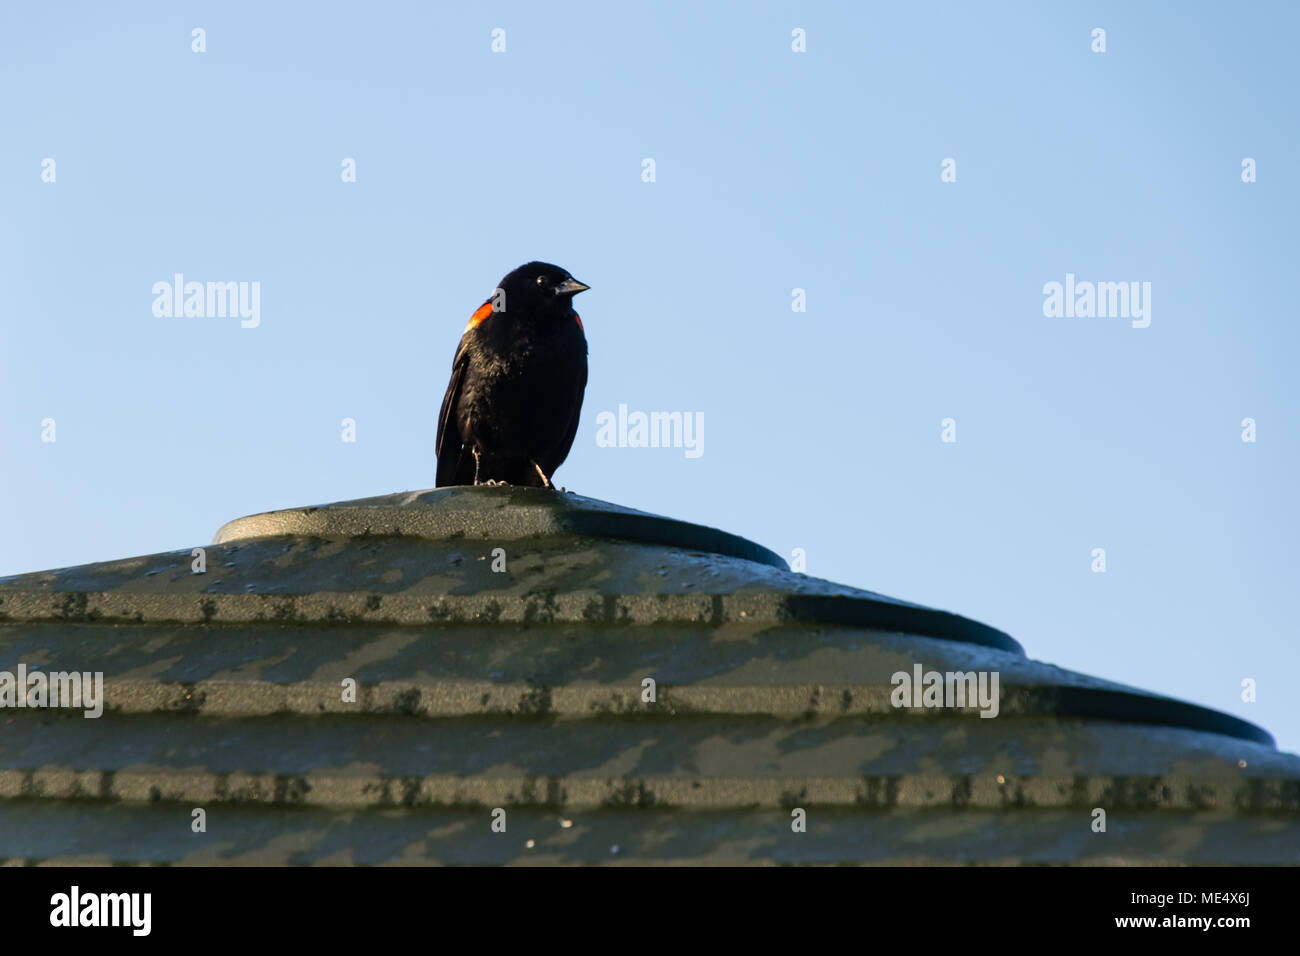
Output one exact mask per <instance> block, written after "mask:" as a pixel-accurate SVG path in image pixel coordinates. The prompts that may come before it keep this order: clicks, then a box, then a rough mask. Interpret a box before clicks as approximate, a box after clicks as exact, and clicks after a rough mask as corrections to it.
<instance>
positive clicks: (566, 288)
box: [555, 276, 591, 295]
mask: <svg viewBox="0 0 1300 956" xmlns="http://www.w3.org/2000/svg"><path fill="white" fill-rule="evenodd" d="M590 288H591V286H589V285H583V284H582V283H581V282H579V281H578V280H577V279H575V278H574V277H573V276H569V278H567V279H565V280H564V281H563V282H561V283H560V284H559V285H557V286H556V287H555V294H556V295H577V294H578V293H579V292H586V291H587V290H588V289H590Z"/></svg>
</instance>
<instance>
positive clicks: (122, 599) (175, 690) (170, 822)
mask: <svg viewBox="0 0 1300 956" xmlns="http://www.w3.org/2000/svg"><path fill="white" fill-rule="evenodd" d="M191 552H192V549H191V548H185V549H182V550H178V551H174V552H168V553H163V554H156V555H148V556H144V557H139V558H129V559H125V560H117V561H107V562H102V563H98V564H92V565H85V566H82V567H76V568H65V569H59V570H55V571H49V572H38V573H33V574H24V575H17V576H14V577H10V578H4V579H0V671H3V670H13V668H14V667H15V666H16V665H17V664H18V663H20V662H25V663H26V664H27V665H29V666H35V667H39V668H41V669H43V670H46V671H50V672H53V671H58V670H74V669H75V670H77V671H84V672H102V673H103V675H104V691H103V693H104V704H105V707H104V715H103V716H102V717H101V718H99V719H83V718H81V717H80V715H70V714H69V713H67V712H63V711H54V710H49V709H38V708H26V709H14V710H12V711H9V712H7V713H0V720H3V721H4V723H3V724H0V858H8V859H9V860H12V861H22V862H72V861H83V862H84V861H95V862H176V863H205V864H209V863H241V864H250V863H275V864H282V863H325V862H346V863H383V862H402V863H420V862H442V863H447V862H521V863H528V862H551V863H565V862H569V863H591V862H607V861H614V862H626V861H633V862H679V863H680V862H732V863H773V862H809V863H817V862H858V863H900V862H908V863H917V862H920V863H925V862H959V863H961V862H965V863H990V862H993V863H998V862H1001V863H1015V862H1035V863H1077V862H1093V863H1096V862H1123V863H1170V862H1175V863H1188V862H1192V863H1198V862H1199V863H1284V862H1297V861H1300V759H1298V758H1296V757H1295V756H1294V755H1291V754H1283V753H1279V752H1278V751H1277V750H1276V748H1275V747H1274V745H1273V741H1272V738H1271V737H1270V736H1269V735H1268V734H1267V733H1266V732H1265V731H1263V730H1261V729H1260V728H1258V727H1255V726H1254V725H1252V724H1249V723H1247V722H1245V721H1241V720H1239V719H1237V718H1235V717H1232V716H1230V715H1226V714H1221V713H1218V712H1215V711H1212V710H1209V709H1206V708H1203V707H1199V706H1196V705H1192V704H1188V703H1185V702H1183V701H1178V700H1173V699H1170V698H1167V697H1162V696H1160V695H1155V694H1150V693H1147V692H1144V691H1141V690H1139V689H1137V688H1132V687H1127V686H1124V685H1119V684H1115V683H1112V682H1109V681H1105V680H1102V679H1099V678H1095V677H1089V676H1087V675H1083V674H1078V673H1074V672H1070V671H1066V670H1062V669H1060V668H1056V667H1053V666H1051V665H1047V664H1042V663H1040V662H1037V661H1033V660H1031V659H1029V658H1028V657H1026V656H1025V653H1024V650H1023V649H1022V648H1021V646H1020V645H1019V644H1018V643H1017V642H1016V641H1014V640H1013V639H1012V638H1010V637H1009V636H1007V635H1005V634H1003V633H1002V632H1000V631H997V630H996V629H994V628H991V627H988V626H986V625H984V624H981V623H979V622H975V621H970V620H968V619H966V618H963V617H961V616H959V615H956V614H951V613H948V612H943V611H937V610H934V609H931V608H926V607H922V606H920V605H916V604H911V603H909V602H906V601H899V600H896V599H893V598H888V597H885V596H883V595H879V594H875V593H873V592H870V591H864V590H860V589H856V588H848V587H843V586H841V585H836V584H833V583H831V582H827V581H821V580H818V579H815V578H809V577H807V576H805V575H801V574H795V573H792V572H791V571H790V570H789V569H788V568H787V567H786V565H785V563H784V562H783V561H782V560H781V559H780V558H779V557H777V556H776V555H775V554H773V553H772V552H770V551H768V550H767V549H765V548H762V547H760V546H759V545H756V544H754V543H752V542H749V541H746V540H745V539H743V538H739V537H737V536H735V535H730V534H727V533H725V532H722V531H718V530H716V529H711V528H703V527H700V526H697V525H691V524H687V523H685V522H680V521H672V520H669V519H664V518H658V517H656V516H654V515H649V514H645V513H642V512H636V511H632V510H630V509H626V508H620V507H619V506H616V505H611V504H607V503H605V502H599V501H594V500H592V499H588V498H583V497H581V496H577V495H571V494H567V493H558V492H552V491H548V490H543V489H523V488H499V487H492V488H486V487H478V488H449V489H439V490H437V491H431V492H413V493H405V494H400V495H389V496H384V497H379V498H370V499H363V500H360V501H352V502H340V503H337V504H332V505H324V506H318V507H314V508H297V509H289V510H286V511H279V512H270V513H267V514H262V515H253V516H251V517H248V518H241V519H237V520H235V521H232V522H230V523H228V524H227V525H225V526H224V527H223V528H222V529H221V530H220V531H219V532H218V534H217V537H216V540H215V542H214V543H213V544H211V545H208V546H206V547H205V559H206V571H205V573H202V574H195V573H193V571H192V567H191V564H192V556H191ZM917 665H920V666H922V667H923V668H924V669H926V670H934V671H939V672H974V671H986V672H987V671H996V672H997V673H998V674H999V675H1000V681H1001V683H1000V697H999V705H998V713H997V716H996V719H985V718H984V717H981V716H980V709H979V707H977V706H974V705H973V704H972V705H968V706H963V707H954V708H942V709H939V710H908V709H899V708H898V707H896V706H894V702H893V701H892V699H891V694H892V691H893V684H892V680H893V676H894V675H896V674H897V673H899V672H903V671H910V670H911V669H912V668H913V667H915V666H917ZM349 681H351V682H355V686H356V693H355V697H354V698H352V699H348V698H347V696H346V694H345V693H343V690H344V688H345V685H346V683H347V682H349ZM647 682H653V683H652V684H647ZM648 687H649V688H651V690H650V692H649V693H650V696H649V697H647V693H648V690H647V688H648ZM195 806H203V807H205V808H207V809H208V812H209V828H208V832H207V833H205V834H194V833H192V832H191V831H190V827H189V822H190V816H189V814H190V811H191V810H192V809H193V808H194V807H195ZM1097 807H1102V808H1105V809H1106V810H1107V812H1108V813H1109V814H1110V815H1111V819H1112V820H1116V821H1119V824H1117V825H1116V826H1115V827H1113V828H1112V830H1111V832H1109V833H1094V832H1092V830H1091V829H1090V826H1089V824H1090V822H1091V820H1092V812H1093V810H1094V809H1095V808H1097ZM494 808H502V809H504V810H505V811H506V812H507V814H508V816H509V820H510V823H509V825H508V828H507V832H506V833H504V834H498V833H494V832H493V831H492V830H491V826H490V825H491V819H490V811H491V810H492V809H494ZM796 808H799V809H803V810H804V811H805V812H806V813H807V814H808V827H807V831H806V832H803V833H796V832H793V831H792V829H791V826H790V819H791V817H790V812H791V811H792V810H793V809H796ZM563 821H567V824H568V825H567V826H563V825H562V822H563ZM530 841H531V843H530ZM611 848H614V849H613V850H611Z"/></svg>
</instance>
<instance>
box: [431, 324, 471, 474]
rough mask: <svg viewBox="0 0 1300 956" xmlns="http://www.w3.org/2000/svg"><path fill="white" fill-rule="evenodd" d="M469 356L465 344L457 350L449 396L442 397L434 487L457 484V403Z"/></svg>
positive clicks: (459, 446) (458, 444)
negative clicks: (436, 473) (436, 472)
mask: <svg viewBox="0 0 1300 956" xmlns="http://www.w3.org/2000/svg"><path fill="white" fill-rule="evenodd" d="M468 362H469V355H468V352H467V350H466V349H465V346H464V343H462V344H461V347H460V348H459V349H457V350H456V360H455V361H454V362H452V365H451V381H450V382H448V383H447V394H446V395H444V396H443V397H442V408H441V409H440V410H439V411H438V439H437V444H436V445H435V448H434V452H435V454H436V455H437V456H438V475H437V478H435V479H434V487H437V488H442V487H445V486H447V485H454V484H455V483H456V465H457V464H458V463H459V462H460V452H461V443H460V429H459V428H458V427H457V426H456V403H457V401H458V400H459V399H460V383H461V379H463V378H464V377H465V366H466V365H467V364H468Z"/></svg>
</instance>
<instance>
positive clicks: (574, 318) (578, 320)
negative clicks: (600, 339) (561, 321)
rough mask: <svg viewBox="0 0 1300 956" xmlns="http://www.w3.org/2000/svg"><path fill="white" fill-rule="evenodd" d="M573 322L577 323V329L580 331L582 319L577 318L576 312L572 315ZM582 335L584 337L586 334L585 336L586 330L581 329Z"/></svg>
mask: <svg viewBox="0 0 1300 956" xmlns="http://www.w3.org/2000/svg"><path fill="white" fill-rule="evenodd" d="M573 321H574V322H577V323H578V328H580V329H582V317H581V316H579V315H578V313H577V312H575V313H573ZM582 334H583V335H586V334H587V330H586V329H582Z"/></svg>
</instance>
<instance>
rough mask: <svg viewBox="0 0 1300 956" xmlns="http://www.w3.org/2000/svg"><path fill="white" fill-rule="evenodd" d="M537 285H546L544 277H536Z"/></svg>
mask: <svg viewBox="0 0 1300 956" xmlns="http://www.w3.org/2000/svg"><path fill="white" fill-rule="evenodd" d="M537 284H538V285H541V286H544V285H546V276H538V277H537Z"/></svg>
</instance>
